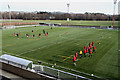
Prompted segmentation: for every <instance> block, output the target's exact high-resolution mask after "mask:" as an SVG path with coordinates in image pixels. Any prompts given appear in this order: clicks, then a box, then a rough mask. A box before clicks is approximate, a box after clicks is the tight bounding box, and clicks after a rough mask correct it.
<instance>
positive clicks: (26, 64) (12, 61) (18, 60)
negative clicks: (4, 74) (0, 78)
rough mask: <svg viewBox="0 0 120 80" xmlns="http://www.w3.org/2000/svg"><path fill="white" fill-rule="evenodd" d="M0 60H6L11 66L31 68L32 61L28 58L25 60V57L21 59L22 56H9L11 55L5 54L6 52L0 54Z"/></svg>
mask: <svg viewBox="0 0 120 80" xmlns="http://www.w3.org/2000/svg"><path fill="white" fill-rule="evenodd" d="M0 60H1V61H2V62H7V63H9V64H11V65H13V66H18V65H19V66H22V67H24V68H26V69H28V68H29V69H32V64H33V62H32V61H29V60H26V59H22V58H18V57H15V56H11V55H7V54H4V55H1V56H0Z"/></svg>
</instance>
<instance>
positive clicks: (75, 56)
mask: <svg viewBox="0 0 120 80" xmlns="http://www.w3.org/2000/svg"><path fill="white" fill-rule="evenodd" d="M77 56H78V54H77V52H76V53H75V57H76V61H77Z"/></svg>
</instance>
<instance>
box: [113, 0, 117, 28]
mask: <svg viewBox="0 0 120 80" xmlns="http://www.w3.org/2000/svg"><path fill="white" fill-rule="evenodd" d="M116 3H117V0H114V10H113V23H112V27H114V21H115V6H116Z"/></svg>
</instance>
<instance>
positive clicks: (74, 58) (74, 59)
mask: <svg viewBox="0 0 120 80" xmlns="http://www.w3.org/2000/svg"><path fill="white" fill-rule="evenodd" d="M75 61H76V57H75V56H73V64H74V66H76V63H75Z"/></svg>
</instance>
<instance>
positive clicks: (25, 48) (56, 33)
mask: <svg viewBox="0 0 120 80" xmlns="http://www.w3.org/2000/svg"><path fill="white" fill-rule="evenodd" d="M43 28H44V29H45V31H46V32H48V33H49V35H48V36H44V35H43ZM32 30H34V33H32ZM15 32H16V33H18V34H19V32H21V36H19V38H17V37H15V36H14V33H15ZM39 33H41V34H42V35H41V37H40V38H39V36H38V35H39ZM26 34H29V35H30V38H27V37H26ZM33 34H34V35H35V38H33ZM90 42H94V43H95V44H94V45H95V47H96V54H95V53H93V54H92V57H88V55H87V56H86V57H82V58H81V59H80V58H79V54H78V61H76V64H77V65H76V66H73V56H74V55H75V52H77V53H79V51H80V50H82V51H83V50H84V46H85V45H86V46H87V47H88V44H89V43H90ZM2 50H3V54H11V55H18V56H20V57H23V58H24V57H26V58H30V59H32V60H33V62H34V63H36V61H43V62H46V63H51V64H54V63H56V65H58V66H63V67H65V68H70V69H74V70H77V71H80V72H85V73H88V74H94V75H97V76H100V77H102V78H108V79H111V78H112V79H118V77H119V75H120V74H118V68H119V66H118V30H107V29H92V28H73V27H53V29H51V27H47V26H37V27H25V28H16V29H7V30H3V31H2ZM35 60H36V61H35Z"/></svg>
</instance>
